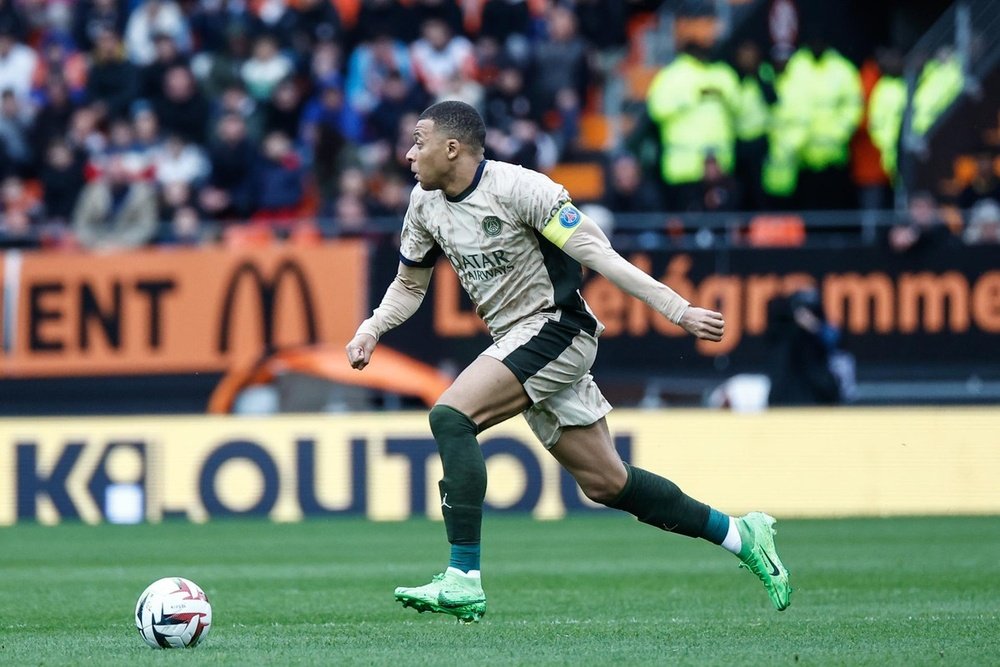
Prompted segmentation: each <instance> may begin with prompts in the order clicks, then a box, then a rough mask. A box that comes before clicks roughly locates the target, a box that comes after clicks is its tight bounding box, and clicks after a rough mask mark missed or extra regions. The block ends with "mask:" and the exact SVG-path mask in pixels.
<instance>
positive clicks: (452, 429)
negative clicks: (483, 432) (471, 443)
mask: <svg viewBox="0 0 1000 667" xmlns="http://www.w3.org/2000/svg"><path fill="white" fill-rule="evenodd" d="M428 421H429V422H430V425H431V433H432V434H434V437H435V438H436V439H437V440H439V441H440V440H441V439H442V438H450V437H454V436H456V435H459V436H460V435H465V434H469V433H471V434H472V435H473V437H474V436H475V435H476V431H477V430H478V429H477V428H476V424H475V422H473V421H472V420H471V419H469V418H468V417H467V416H465V415H464V414H462V413H461V412H459V411H458V410H456V409H455V408H453V407H450V406H447V405H440V404H438V405H435V406H434V407H433V408H431V412H430V415H428Z"/></svg>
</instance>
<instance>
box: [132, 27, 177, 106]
mask: <svg viewBox="0 0 1000 667" xmlns="http://www.w3.org/2000/svg"><path fill="white" fill-rule="evenodd" d="M153 48H154V52H155V56H154V58H153V60H152V61H151V62H150V63H149V64H147V65H144V66H142V67H141V68H140V69H139V97H141V98H144V99H147V100H151V99H155V98H156V97H158V96H160V95H161V94H162V93H163V84H164V81H165V79H166V76H167V71H169V70H170V69H171V68H173V67H177V66H180V67H187V65H188V59H187V56H185V55H183V54H182V53H181V52H180V50H179V49H178V48H177V42H175V41H174V39H173V37H171V36H170V35H169V34H167V33H165V32H161V33H157V34H156V35H154V36H153Z"/></svg>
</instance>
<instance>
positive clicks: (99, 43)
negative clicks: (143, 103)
mask: <svg viewBox="0 0 1000 667" xmlns="http://www.w3.org/2000/svg"><path fill="white" fill-rule="evenodd" d="M138 90H139V79H138V73H137V72H136V69H135V67H134V66H133V65H132V63H130V62H129V61H128V59H127V58H125V53H124V50H123V48H122V43H121V39H120V37H119V36H118V34H117V33H116V32H114V31H113V30H111V29H110V28H107V27H104V28H101V29H100V30H99V31H98V33H97V38H96V44H95V46H94V52H93V56H92V62H91V65H90V71H89V73H88V74H87V99H88V101H90V102H91V103H97V104H98V105H99V106H100V108H101V110H102V111H103V112H104V114H103V115H104V116H106V117H108V118H122V117H125V116H126V115H127V114H128V109H129V105H131V104H132V102H133V101H135V96H136V93H137V92H138Z"/></svg>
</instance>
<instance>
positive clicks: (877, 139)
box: [868, 72, 906, 180]
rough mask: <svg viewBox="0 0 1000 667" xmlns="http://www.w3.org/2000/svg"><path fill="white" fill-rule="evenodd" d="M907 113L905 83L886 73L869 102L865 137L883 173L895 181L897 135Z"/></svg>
mask: <svg viewBox="0 0 1000 667" xmlns="http://www.w3.org/2000/svg"><path fill="white" fill-rule="evenodd" d="M905 111H906V81H904V80H903V78H902V77H900V76H895V75H893V74H891V73H889V72H886V73H884V74H882V76H881V77H879V80H878V82H877V83H876V84H875V87H874V88H872V94H871V97H870V98H869V99H868V134H869V135H871V138H872V143H873V144H875V147H876V148H878V150H879V154H880V155H881V158H882V159H881V161H882V169H883V170H885V173H886V175H887V176H888V177H889V178H891V179H893V180H895V178H896V167H897V163H898V159H899V133H900V130H901V128H902V127H903V113H904V112H905Z"/></svg>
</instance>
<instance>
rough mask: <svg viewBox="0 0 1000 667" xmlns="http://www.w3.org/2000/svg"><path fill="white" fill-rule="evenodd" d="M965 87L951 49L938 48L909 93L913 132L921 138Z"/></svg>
mask: <svg viewBox="0 0 1000 667" xmlns="http://www.w3.org/2000/svg"><path fill="white" fill-rule="evenodd" d="M964 85H965V76H964V75H963V74H962V63H961V62H960V61H959V59H958V55H957V54H956V53H955V51H954V49H952V48H951V47H948V46H944V47H941V48H940V49H938V51H937V53H935V54H934V57H933V58H931V59H930V60H928V61H927V62H926V63H925V64H924V66H923V68H922V69H921V70H920V76H919V77H918V79H917V88H916V90H915V91H914V93H913V132H914V133H915V134H917V135H918V136H923V135H925V134H927V132H928V131H929V130H930V129H931V127H933V126H934V123H935V122H937V119H938V118H940V117H941V114H943V113H944V112H945V110H946V109H947V108H948V107H949V106H950V105H951V103H952V102H954V101H955V98H957V97H958V96H959V94H960V93H961V92H962V87H963V86H964Z"/></svg>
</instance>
